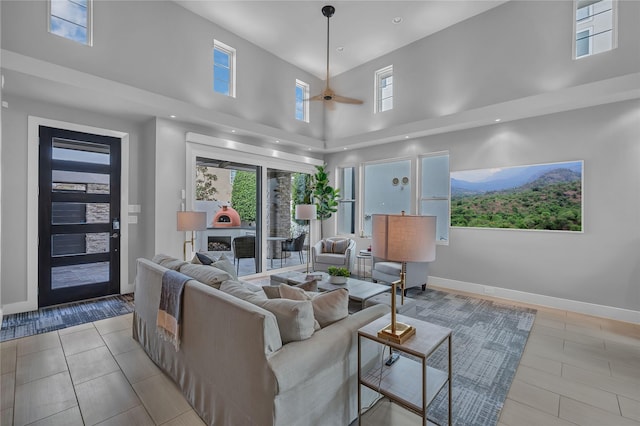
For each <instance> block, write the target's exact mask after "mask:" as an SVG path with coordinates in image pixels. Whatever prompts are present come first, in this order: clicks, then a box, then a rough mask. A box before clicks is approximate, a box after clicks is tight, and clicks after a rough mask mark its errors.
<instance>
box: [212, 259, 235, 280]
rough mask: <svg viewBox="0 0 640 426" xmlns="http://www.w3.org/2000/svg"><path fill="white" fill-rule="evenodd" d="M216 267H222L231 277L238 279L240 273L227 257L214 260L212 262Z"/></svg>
mask: <svg viewBox="0 0 640 426" xmlns="http://www.w3.org/2000/svg"><path fill="white" fill-rule="evenodd" d="M211 266H213V267H214V268H218V269H222V270H223V271H225V272H226V273H227V274H229V275H231V278H233V279H234V280H237V279H238V274H237V273H236V268H235V267H234V266H233V264H232V263H231V262H229V261H228V260H226V259H222V258H220V259H219V260H218V261H217V262H213V263H212V264H211Z"/></svg>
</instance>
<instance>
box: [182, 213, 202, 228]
mask: <svg viewBox="0 0 640 426" xmlns="http://www.w3.org/2000/svg"><path fill="white" fill-rule="evenodd" d="M205 229H207V213H206V212H178V231H203V230H205Z"/></svg>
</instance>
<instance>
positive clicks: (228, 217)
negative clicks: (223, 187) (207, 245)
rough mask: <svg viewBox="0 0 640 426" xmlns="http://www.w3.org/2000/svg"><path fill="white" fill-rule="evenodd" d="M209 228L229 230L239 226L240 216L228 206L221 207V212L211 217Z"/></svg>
mask: <svg viewBox="0 0 640 426" xmlns="http://www.w3.org/2000/svg"><path fill="white" fill-rule="evenodd" d="M211 226H213V227H214V228H230V227H233V226H240V215H239V214H238V212H237V211H236V210H235V209H233V208H232V207H229V206H222V210H218V212H217V213H216V214H215V216H214V217H213V221H211Z"/></svg>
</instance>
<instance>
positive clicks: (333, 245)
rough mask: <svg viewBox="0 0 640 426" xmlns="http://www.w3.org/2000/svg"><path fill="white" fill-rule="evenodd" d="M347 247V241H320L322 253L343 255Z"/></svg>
mask: <svg viewBox="0 0 640 426" xmlns="http://www.w3.org/2000/svg"><path fill="white" fill-rule="evenodd" d="M348 247H349V240H348V239H333V240H323V241H322V252H323V253H337V254H344V252H346V251H347V248H348Z"/></svg>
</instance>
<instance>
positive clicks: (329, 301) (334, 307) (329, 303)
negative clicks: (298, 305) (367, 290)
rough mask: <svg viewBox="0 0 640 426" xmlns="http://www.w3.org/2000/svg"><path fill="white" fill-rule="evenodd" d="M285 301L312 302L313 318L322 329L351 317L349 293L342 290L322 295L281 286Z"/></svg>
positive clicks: (322, 293) (284, 285) (281, 293)
mask: <svg viewBox="0 0 640 426" xmlns="http://www.w3.org/2000/svg"><path fill="white" fill-rule="evenodd" d="M280 296H281V297H282V298H283V299H292V300H311V304H312V305H313V316H314V318H315V319H316V321H318V324H319V325H320V327H321V328H324V327H326V326H328V325H331V324H333V323H334V322H336V321H339V320H341V319H342V318H346V317H347V316H349V291H347V289H344V288H340V289H337V290H333V291H326V292H321V293H309V292H306V291H304V290H302V289H300V288H296V287H291V286H288V285H286V284H280Z"/></svg>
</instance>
